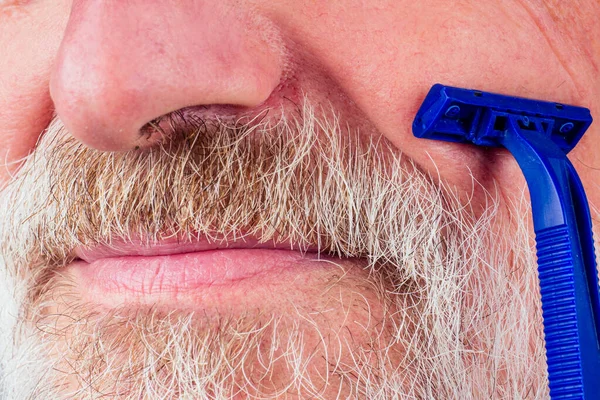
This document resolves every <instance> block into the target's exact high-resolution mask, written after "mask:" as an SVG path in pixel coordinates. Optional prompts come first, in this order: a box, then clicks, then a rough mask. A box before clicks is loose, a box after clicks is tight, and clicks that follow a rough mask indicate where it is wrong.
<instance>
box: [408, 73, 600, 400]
mask: <svg viewBox="0 0 600 400" xmlns="http://www.w3.org/2000/svg"><path fill="white" fill-rule="evenodd" d="M591 123H592V117H591V115H590V111H589V110H588V109H586V108H582V107H574V106H569V105H564V104H560V103H552V102H546V101H537V100H530V99H524V98H518V97H511V96H504V95H499V94H493V93H486V92H482V91H478V90H467V89H459V88H454V87H449V86H444V85H440V84H437V85H434V86H433V87H432V88H431V90H430V92H429V94H428V95H427V97H426V98H425V100H424V101H423V104H422V105H421V108H420V109H419V111H418V113H417V115H416V118H415V120H414V123H413V132H414V135H415V136H417V137H419V138H427V139H437V140H446V141H450V142H458V143H471V144H475V145H477V146H492V147H505V148H506V149H508V151H510V152H511V153H512V155H513V156H514V157H515V159H516V160H517V163H518V164H519V166H520V167H521V169H522V171H523V174H524V175H525V179H526V180H527V185H528V187H529V193H530V196H531V207H532V213H533V224H534V228H535V233H536V242H537V257H538V276H539V280H540V291H541V297H542V315H543V318H544V335H545V339H546V357H547V361H548V377H549V382H550V397H551V398H552V399H553V400H557V399H588V400H589V399H600V338H599V333H600V297H599V290H598V271H597V269H596V257H595V253H594V241H593V238H592V222H591V217H590V210H589V206H588V202H587V199H586V196H585V192H584V190H583V186H582V183H581V180H580V179H579V176H578V175H577V172H576V171H575V168H574V167H573V165H572V164H571V162H570V161H569V159H568V158H567V153H569V151H571V149H573V148H574V147H575V145H576V144H577V142H578V141H579V140H580V139H581V137H582V136H583V134H584V133H585V131H586V130H587V129H588V127H589V126H590V124H591Z"/></svg>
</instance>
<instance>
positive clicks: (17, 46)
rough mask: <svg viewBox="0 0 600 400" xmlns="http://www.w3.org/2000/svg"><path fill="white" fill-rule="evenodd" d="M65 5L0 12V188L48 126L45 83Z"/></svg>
mask: <svg viewBox="0 0 600 400" xmlns="http://www.w3.org/2000/svg"><path fill="white" fill-rule="evenodd" d="M68 3H69V2H68V1H60V0H59V1H52V2H51V1H42V2H39V3H31V4H24V5H20V6H19V7H20V8H14V9H12V11H11V12H6V11H5V12H2V13H0V49H2V54H6V55H8V57H4V56H3V57H0V110H2V112H0V163H1V165H2V166H4V164H5V162H6V164H8V168H0V186H1V185H2V183H3V182H5V181H6V180H7V179H8V177H9V174H10V172H11V171H14V170H15V167H17V166H18V163H16V161H17V160H19V159H21V158H22V157H24V156H26V155H27V154H28V153H30V152H31V150H33V147H34V146H35V143H36V141H37V139H38V137H39V136H40V134H41V133H42V131H43V130H44V128H45V127H46V126H47V125H48V123H49V122H50V119H51V117H52V112H53V107H52V102H51V100H50V94H49V90H48V80H49V74H50V69H51V66H52V62H53V59H54V56H55V54H56V52H57V50H58V46H59V45H60V41H61V37H62V32H63V30H64V27H65V26H66V22H67V19H68V15H69V8H70V4H68Z"/></svg>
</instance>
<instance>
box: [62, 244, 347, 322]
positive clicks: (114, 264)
mask: <svg viewBox="0 0 600 400" xmlns="http://www.w3.org/2000/svg"><path fill="white" fill-rule="evenodd" d="M75 254H76V255H77V257H78V258H77V259H76V260H75V261H73V262H72V263H71V264H70V265H69V266H68V267H67V268H66V270H65V273H66V274H68V275H70V276H71V278H72V279H73V281H74V282H75V284H76V285H77V287H78V289H79V291H80V292H81V294H82V296H83V297H84V298H85V299H86V300H89V301H92V302H94V303H100V304H103V305H107V306H111V307H114V306H120V305H149V306H150V305H151V306H167V307H169V308H173V307H176V308H202V309H203V310H206V309H207V308H211V307H218V308H223V307H227V308H232V307H234V308H235V307H241V308H243V307H248V306H249V305H251V303H252V302H253V300H252V299H255V300H256V301H257V303H256V305H257V306H259V305H261V304H262V303H263V302H265V301H268V299H269V298H270V297H272V296H273V294H274V293H287V294H293V293H296V292H297V293H300V292H302V291H305V289H306V288H307V285H308V287H311V285H312V286H314V282H312V281H313V280H317V281H322V280H323V278H326V279H327V276H332V275H335V276H339V275H340V268H341V269H343V270H344V272H343V274H345V273H347V269H348V268H347V267H350V266H352V265H355V264H356V262H357V260H353V259H349V258H339V257H332V256H328V255H324V254H320V253H319V252H318V249H317V247H316V246H308V247H299V246H297V245H294V244H293V243H290V242H267V243H261V242H259V241H258V240H257V239H255V238H244V239H243V240H234V241H210V240H208V239H207V238H199V239H197V240H193V241H179V240H175V239H172V240H166V241H160V242H155V243H152V244H150V245H148V244H146V243H142V242H141V241H139V242H124V241H115V242H113V243H112V244H111V245H110V246H106V245H100V246H95V247H89V248H83V247H79V248H77V249H76V250H75ZM311 282H312V283H311ZM264 296H267V297H264ZM249 303H250V304H249Z"/></svg>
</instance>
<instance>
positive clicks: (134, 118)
mask: <svg viewBox="0 0 600 400" xmlns="http://www.w3.org/2000/svg"><path fill="white" fill-rule="evenodd" d="M165 3H169V4H168V7H167V5H165ZM174 8H177V9H178V10H174ZM238 8H239V7H238ZM232 10H235V9H233V8H232V7H225V6H224V2H197V1H195V0H184V1H179V2H175V3H172V2H162V1H157V0H131V1H127V2H101V1H90V2H81V1H79V2H78V1H74V3H73V9H72V13H71V18H70V21H69V25H68V27H67V30H66V32H65V36H64V39H63V42H62V44H61V47H60V50H59V54H58V56H57V59H56V63H55V66H54V69H53V71H52V76H51V81H50V93H51V96H52V100H53V102H54V106H55V110H56V113H57V115H58V117H59V118H60V119H61V121H62V122H63V124H64V125H65V127H66V128H67V130H68V131H69V133H70V134H71V135H73V136H74V137H75V138H77V139H78V140H80V141H81V142H83V143H84V144H86V145H87V146H89V147H92V148H96V149H98V150H103V151H126V150H130V149H132V148H134V147H139V146H148V145H152V144H153V141H148V140H147V137H146V135H144V132H143V130H142V127H144V126H145V125H147V124H148V123H149V122H151V121H153V120H155V119H157V118H159V117H161V116H164V115H166V114H169V113H171V112H173V111H177V110H179V109H182V108H185V107H192V106H211V105H227V106H241V107H247V108H253V107H256V106H258V105H260V104H261V103H263V102H264V101H265V100H267V98H268V97H269V96H270V95H271V93H272V92H273V90H274V89H275V88H276V87H277V85H278V84H279V82H280V79H281V74H282V65H283V63H284V62H283V60H282V55H283V54H284V51H283V49H282V46H280V43H281V42H280V41H278V40H273V38H274V37H277V35H274V34H273V32H274V31H275V30H274V29H273V26H271V25H270V24H269V23H268V21H265V20H264V19H260V18H256V16H254V15H248V14H243V13H241V12H240V11H235V12H234V11H232ZM176 11H178V12H176ZM227 20H230V22H231V23H225V22H224V21H227ZM157 21H160V23H157ZM257 21H260V23H258V22H257ZM266 29H268V30H269V34H268V35H266V34H265V30H266ZM267 38H268V39H267Z"/></svg>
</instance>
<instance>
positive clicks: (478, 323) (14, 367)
mask: <svg viewBox="0 0 600 400" xmlns="http://www.w3.org/2000/svg"><path fill="white" fill-rule="evenodd" d="M217 149H220V150H217ZM240 171H244V172H249V173H247V174H246V173H239V172H240ZM224 194H226V196H227V201H226V202H223V201H219V200H222V198H223V195H224ZM90 196H91V199H93V201H91V200H90ZM256 198H260V199H261V204H260V207H257V206H256V202H255V201H254V199H256ZM523 198H524V196H523V197H522V198H519V199H515V201H516V202H515V203H514V204H513V205H510V207H509V206H508V205H503V206H505V207H507V208H509V210H508V211H507V210H500V206H499V203H498V201H496V199H495V196H492V195H490V196H489V204H490V206H489V207H488V208H487V209H486V210H484V211H483V212H482V213H480V214H479V215H478V216H477V217H475V216H474V212H473V210H470V209H469V205H466V206H465V205H464V204H460V202H459V200H458V196H456V195H455V194H454V192H453V190H452V189H451V188H448V187H444V185H443V184H442V183H439V182H438V183H434V179H432V177H429V176H426V175H424V174H423V173H421V172H420V171H419V169H418V168H417V167H416V166H414V165H412V164H411V163H410V162H409V161H408V160H403V159H402V157H401V155H400V154H398V153H397V151H396V150H394V149H392V148H391V146H390V145H389V144H387V143H386V142H385V141H384V140H379V141H375V140H369V139H368V138H367V139H365V138H364V137H361V136H360V135H359V134H357V133H353V132H346V131H344V130H342V129H341V128H340V126H339V124H338V122H337V120H336V119H335V118H321V117H319V118H318V117H316V116H315V112H314V110H313V109H311V108H310V107H309V106H308V105H305V107H304V109H303V111H302V115H301V116H299V117H298V118H297V119H295V120H293V121H290V120H286V119H283V118H282V120H281V121H278V123H277V124H274V125H269V124H268V122H265V123H257V122H256V121H248V122H247V123H245V124H239V123H238V124H235V125H234V126H228V125H227V124H223V123H220V122H214V123H213V124H206V123H204V124H202V127H195V128H194V129H193V130H186V131H181V132H177V131H176V132H175V134H174V138H173V140H172V141H170V142H169V143H166V144H163V145H162V146H161V147H160V148H159V149H156V150H152V151H149V152H140V153H136V154H130V153H127V154H106V153H101V152H95V151H93V150H90V149H86V148H84V147H83V146H82V145H80V144H78V143H77V142H76V141H74V140H73V139H70V138H69V137H68V135H67V134H66V133H65V132H64V128H63V127H62V125H61V124H60V121H59V120H55V121H54V122H53V124H52V125H51V127H50V128H49V130H48V132H46V134H45V135H44V136H43V138H42V140H41V142H40V143H39V146H38V148H37V150H36V152H35V153H34V155H33V156H30V157H29V158H28V159H27V160H26V162H25V164H24V166H23V168H22V169H21V170H20V172H19V173H18V175H17V176H16V177H15V179H14V180H13V182H12V183H11V184H10V185H9V186H8V187H7V188H6V189H5V190H4V191H3V192H2V193H1V194H0V210H3V211H2V212H5V213H6V215H5V217H3V218H1V219H0V246H1V247H0V249H1V251H2V256H3V257H0V262H1V264H0V266H2V274H3V277H2V278H3V279H2V280H1V283H2V285H6V290H1V291H0V292H1V293H2V296H5V297H6V298H2V299H1V300H2V304H3V305H5V307H4V308H3V309H2V311H1V315H2V321H3V323H2V331H1V332H0V335H1V336H0V340H1V342H0V345H1V346H2V354H1V360H0V373H1V375H2V376H0V394H1V396H0V397H1V398H3V399H4V398H6V399H29V398H34V399H38V398H49V399H63V398H75V399H78V398H85V399H88V398H100V397H102V396H104V397H111V396H113V397H117V398H124V399H139V398H152V399H154V398H183V399H188V398H190V399H191V398H194V399H196V398H210V399H214V398H219V399H221V398H232V397H235V396H239V397H240V398H254V397H259V398H275V397H291V398H294V397H299V398H305V397H311V398H355V397H360V398H372V399H379V398H381V399H390V398H448V399H450V398H456V399H468V398H505V397H511V398H545V397H547V395H548V389H547V377H546V372H545V367H546V366H545V358H544V353H543V340H542V334H541V316H540V312H539V311H538V310H539V295H538V286H537V279H536V272H535V265H536V264H535V256H534V254H533V251H532V249H531V247H530V243H531V240H530V233H529V231H528V227H527V224H526V218H522V219H521V218H519V217H518V216H523V215H528V210H527V206H525V205H524V204H526V201H524V200H523ZM292 200H293V201H292ZM217 204H219V205H220V206H215V205H217ZM173 210H177V211H176V212H175V211H173ZM506 215H509V216H510V215H514V216H517V217H516V218H515V219H514V220H511V223H510V224H506V223H503V224H501V223H499V219H502V218H506ZM125 216H126V217H125ZM291 216H293V217H291ZM502 216H504V217H502ZM125 218H126V219H125ZM502 226H510V230H509V228H502ZM174 232H175V233H183V234H185V233H186V232H199V234H202V235H208V236H211V235H212V236H214V237H219V238H220V239H219V240H229V239H230V238H233V237H235V235H237V234H239V232H248V233H249V234H251V235H253V236H255V237H259V238H260V239H261V240H264V241H268V240H273V239H277V240H289V241H291V242H293V243H297V244H298V245H299V246H300V248H301V249H302V248H306V247H307V246H309V245H311V244H317V245H318V248H319V251H320V252H322V253H327V254H334V255H339V256H343V257H360V258H364V259H366V260H367V267H366V272H368V274H367V275H365V280H364V282H358V283H357V282H352V281H351V280H344V279H340V280H339V281H338V282H335V285H339V287H348V286H351V285H358V284H362V285H364V286H368V287H369V288H371V290H372V291H373V292H375V293H377V298H378V299H379V303H380V304H383V305H385V307H383V309H384V312H383V313H381V315H378V316H376V317H373V318H377V319H378V321H376V323H375V324H374V325H373V326H376V327H377V328H376V329H375V328H373V329H370V330H368V331H365V332H364V334H365V336H366V337H369V340H362V341H356V340H351V339H349V338H348V337H346V336H344V334H343V332H337V333H335V332H333V331H329V330H328V328H326V324H325V323H324V322H325V321H323V320H319V319H318V318H317V317H314V315H318V314H319V312H320V310H314V309H311V310H302V309H298V310H296V313H295V314H293V315H285V316H284V315H276V314H271V313H269V312H260V310H258V311H251V310H249V312H248V313H247V314H244V315H239V316H228V315H219V316H216V317H210V318H208V317H206V316H203V315H197V314H194V313H189V312H180V311H173V312H169V313H165V312H163V311H160V310H156V309H152V308H147V309H142V310H138V311H136V312H135V313H132V312H131V311H128V310H127V309H114V310H111V312H109V313H98V312H94V311H92V310H93V308H92V306H90V305H88V304H86V303H84V302H82V301H81V300H80V299H78V298H77V296H76V295H75V294H74V292H75V290H74V288H73V287H71V286H70V283H69V282H68V281H65V280H64V279H63V280H61V279H60V278H61V277H60V272H59V271H60V267H61V266H63V265H66V264H68V263H69V262H70V261H71V260H72V259H73V255H72V249H73V247H74V246H77V245H90V244H94V243H109V242H110V238H111V237H113V236H115V235H116V236H118V237H120V238H125V239H127V238H134V237H139V236H140V235H141V234H146V235H149V237H151V238H152V239H160V238H163V237H165V236H166V235H167V234H173V233H174ZM223 238H224V239H223ZM2 289H4V288H2ZM58 293H60V296H57V294H58ZM339 307H342V308H343V307H345V306H344V304H343V302H342V303H340V304H339ZM346 307H347V305H346ZM371 328H372V327H371ZM315 338H317V339H316V343H317V345H316V346H311V347H310V348H307V343H314V342H315Z"/></svg>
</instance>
